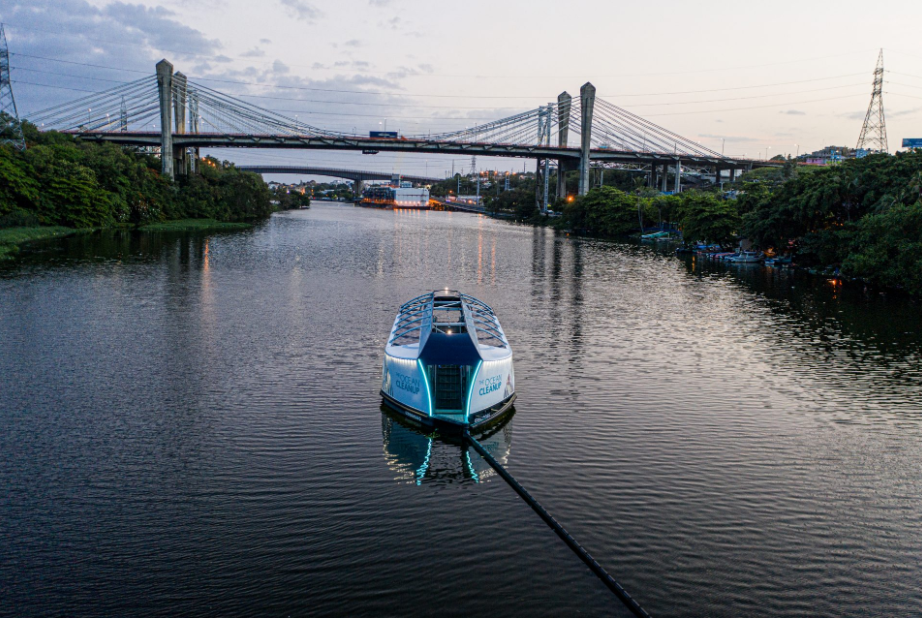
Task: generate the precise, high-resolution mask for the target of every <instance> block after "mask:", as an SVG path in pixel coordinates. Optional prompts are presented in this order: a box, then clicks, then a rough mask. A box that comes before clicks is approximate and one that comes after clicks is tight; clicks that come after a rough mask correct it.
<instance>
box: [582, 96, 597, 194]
mask: <svg viewBox="0 0 922 618" xmlns="http://www.w3.org/2000/svg"><path fill="white" fill-rule="evenodd" d="M579 97H580V134H581V135H580V145H579V149H580V151H579V194H580V195H586V193H587V192H588V191H589V151H590V150H591V149H592V112H593V110H594V109H595V86H593V85H592V83H591V82H586V83H585V84H583V87H582V88H580V89H579Z"/></svg>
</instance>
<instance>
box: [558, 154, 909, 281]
mask: <svg viewBox="0 0 922 618" xmlns="http://www.w3.org/2000/svg"><path fill="white" fill-rule="evenodd" d="M734 189H736V190H737V191H738V197H737V198H736V199H730V198H729V197H728V196H725V195H722V194H719V192H717V191H716V190H713V191H688V192H685V193H682V194H680V195H679V196H663V195H658V194H655V193H653V192H650V191H649V190H648V189H637V190H634V191H632V192H624V191H619V190H616V189H613V188H610V187H603V188H595V189H592V190H590V191H589V193H588V194H587V195H585V196H582V197H579V198H577V199H575V200H574V201H573V202H571V203H568V204H567V205H566V206H565V207H564V208H563V211H564V217H563V218H562V220H561V224H562V225H563V226H566V227H569V228H571V229H576V230H580V231H585V232H587V233H591V234H595V235H600V236H622V235H626V234H630V233H633V232H637V231H639V230H640V229H642V227H645V226H650V225H655V224H656V223H658V222H661V221H662V222H671V223H674V224H677V225H678V227H679V228H680V229H681V230H682V232H683V236H684V238H685V239H686V240H687V241H689V242H696V241H705V242H709V243H721V244H729V243H732V242H734V241H735V240H737V239H739V238H748V239H749V240H751V241H752V242H754V243H755V244H756V245H757V246H759V247H760V248H762V249H773V250H775V251H776V252H777V253H791V254H793V255H794V257H795V259H796V260H797V263H798V264H799V265H802V266H808V267H814V268H818V269H820V270H822V271H827V272H837V271H838V272H840V273H841V274H842V275H844V276H847V277H856V278H860V279H862V280H864V281H866V282H868V283H871V284H875V285H880V286H883V287H891V288H893V287H899V288H903V289H905V290H907V291H909V292H910V293H912V294H916V295H922V199H920V195H922V152H920V151H912V152H903V153H899V154H897V155H895V156H890V155H873V156H869V157H865V158H863V159H852V160H847V161H844V162H842V163H840V164H838V165H835V166H831V167H817V168H795V166H794V165H793V163H791V162H789V163H788V164H787V165H785V166H784V167H782V168H775V169H763V170H756V171H754V172H752V173H749V174H746V175H745V176H743V178H742V179H741V181H740V182H738V183H737V184H736V186H735V187H734Z"/></svg>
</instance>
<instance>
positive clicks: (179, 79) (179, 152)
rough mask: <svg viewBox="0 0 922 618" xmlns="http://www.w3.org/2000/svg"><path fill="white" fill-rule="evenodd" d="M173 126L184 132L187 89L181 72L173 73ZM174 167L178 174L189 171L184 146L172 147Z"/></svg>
mask: <svg viewBox="0 0 922 618" xmlns="http://www.w3.org/2000/svg"><path fill="white" fill-rule="evenodd" d="M173 86H174V88H173V116H174V118H173V126H174V127H175V128H176V132H177V133H180V134H183V133H185V132H186V99H187V96H188V95H187V91H188V80H187V79H186V76H185V75H183V74H182V73H176V74H175V75H173ZM173 159H174V164H173V165H174V168H175V170H176V172H177V173H179V175H180V176H185V175H187V174H188V173H189V155H188V151H187V149H186V148H182V147H180V148H174V149H173Z"/></svg>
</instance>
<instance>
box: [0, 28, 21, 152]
mask: <svg viewBox="0 0 922 618" xmlns="http://www.w3.org/2000/svg"><path fill="white" fill-rule="evenodd" d="M2 144H11V145H12V146H13V148H17V149H19V150H25V149H26V140H25V138H24V137H23V136H22V123H20V122H19V112H18V111H16V99H14V98H13V84H12V82H11V81H10V50H9V48H8V47H7V45H6V33H5V32H4V31H3V24H0V145H2Z"/></svg>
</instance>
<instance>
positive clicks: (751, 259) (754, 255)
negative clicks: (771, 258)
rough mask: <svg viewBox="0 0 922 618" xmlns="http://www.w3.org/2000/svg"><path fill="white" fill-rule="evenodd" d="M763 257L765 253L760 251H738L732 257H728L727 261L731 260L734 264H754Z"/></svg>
mask: <svg viewBox="0 0 922 618" xmlns="http://www.w3.org/2000/svg"><path fill="white" fill-rule="evenodd" d="M763 259H765V255H763V254H762V252H761V251H740V252H739V253H737V254H736V255H734V256H732V257H728V258H727V261H728V262H733V263H734V264H756V263H758V262H761V261H762V260H763Z"/></svg>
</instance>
